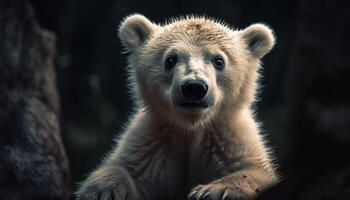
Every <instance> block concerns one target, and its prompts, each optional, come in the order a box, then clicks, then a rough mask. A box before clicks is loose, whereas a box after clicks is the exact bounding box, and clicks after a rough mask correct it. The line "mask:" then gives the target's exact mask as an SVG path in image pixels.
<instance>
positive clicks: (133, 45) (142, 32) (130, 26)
mask: <svg viewBox="0 0 350 200" xmlns="http://www.w3.org/2000/svg"><path fill="white" fill-rule="evenodd" d="M156 28H157V25H156V24H153V23H152V22H150V21H149V20H148V19H147V18H146V17H145V16H143V15H139V14H133V15H131V16H129V17H127V18H126V19H125V20H124V21H123V22H122V23H121V25H120V27H119V38H120V39H121V41H122V43H123V45H124V46H125V47H126V49H127V50H128V51H130V52H135V51H137V49H139V48H140V47H142V46H143V45H144V43H145V42H146V41H147V39H149V38H150V36H151V35H152V34H153V32H154V31H155V29H156Z"/></svg>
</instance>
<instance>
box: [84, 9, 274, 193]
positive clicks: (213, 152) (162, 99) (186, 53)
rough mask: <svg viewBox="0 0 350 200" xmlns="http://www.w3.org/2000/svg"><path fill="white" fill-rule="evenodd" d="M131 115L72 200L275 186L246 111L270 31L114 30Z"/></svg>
mask: <svg viewBox="0 0 350 200" xmlns="http://www.w3.org/2000/svg"><path fill="white" fill-rule="evenodd" d="M119 37H120V39H121V41H122V44H123V45H124V47H125V48H126V50H127V51H128V52H129V56H128V71H129V83H130V86H131V87H130V88H131V91H132V93H133V95H134V99H135V108H136V109H135V113H134V115H133V117H132V118H131V120H130V122H129V124H128V126H127V128H126V129H125V131H124V133H123V134H122V136H121V138H119V140H118V144H117V147H116V148H115V150H114V151H113V152H112V153H111V154H110V155H109V157H108V158H107V159H106V160H105V161H104V162H103V164H102V165H101V166H100V167H99V168H98V169H97V170H96V171H94V172H93V173H91V175H90V176H89V177H88V178H87V179H86V180H85V181H84V182H83V183H82V185H81V187H80V189H79V190H78V192H77V196H78V199H80V200H97V199H101V200H112V199H113V200H127V199H128V200H181V199H182V200H184V199H193V200H199V199H209V200H230V199H231V200H233V199H234V200H237V199H240V200H247V199H254V198H255V197H256V196H257V195H258V194H259V193H260V192H261V191H262V190H264V189H265V188H267V187H269V186H271V185H272V184H274V183H276V182H277V181H278V178H277V175H276V170H275V167H274V165H273V164H272V162H271V159H270V154H269V149H268V148H267V147H266V146H265V144H264V139H263V137H262V135H261V133H260V132H261V131H260V128H259V123H258V122H256V120H255V119H254V112H253V110H252V104H253V103H254V101H255V99H256V91H257V88H258V85H257V80H258V79H259V68H260V67H261V64H260V61H261V58H262V57H263V56H265V55H266V54H267V53H268V52H269V51H270V50H271V49H272V47H273V46H274V43H275V38H274V35H273V33H272V31H271V29H270V28H269V27H267V26H266V25H263V24H253V25H251V26H249V27H247V28H245V29H243V30H238V29H235V28H232V27H229V26H228V25H225V24H223V23H222V22H219V21H216V20H213V19H209V18H204V17H197V16H187V17H183V18H178V19H172V20H170V21H169V22H167V23H166V24H162V25H160V24H155V23H153V22H151V21H150V20H148V19H147V18H146V17H144V16H142V15H139V14H134V15H131V16H128V17H127V18H126V19H125V20H124V21H123V22H122V23H121V25H120V28H119Z"/></svg>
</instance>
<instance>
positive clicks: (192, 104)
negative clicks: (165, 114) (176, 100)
mask: <svg viewBox="0 0 350 200" xmlns="http://www.w3.org/2000/svg"><path fill="white" fill-rule="evenodd" d="M179 106H180V107H183V108H186V109H195V110H197V109H205V108H208V107H209V105H208V103H207V102H195V101H190V102H182V103H180V104H179Z"/></svg>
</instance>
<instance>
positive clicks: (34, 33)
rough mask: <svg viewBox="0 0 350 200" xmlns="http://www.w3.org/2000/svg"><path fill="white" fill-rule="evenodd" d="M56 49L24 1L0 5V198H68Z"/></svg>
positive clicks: (1, 3)
mask: <svg viewBox="0 0 350 200" xmlns="http://www.w3.org/2000/svg"><path fill="white" fill-rule="evenodd" d="M54 49H55V37H54V35H53V34H52V33H49V32H47V31H44V30H42V29H41V28H40V27H39V26H38V24H37V22H36V20H35V17H34V13H33V10H32V8H31V7H30V6H29V5H28V4H27V3H26V2H25V1H21V0H5V1H2V0H1V1H0V199H6V200H12V199H59V200H61V199H69V197H70V189H69V188H70V187H69V173H68V162H67V158H66V155H65V152H64V148H63V144H62V141H61V135H60V127H59V120H58V119H59V97H58V93H57V89H56V80H55V70H54V65H53V61H54V54H55V52H54Z"/></svg>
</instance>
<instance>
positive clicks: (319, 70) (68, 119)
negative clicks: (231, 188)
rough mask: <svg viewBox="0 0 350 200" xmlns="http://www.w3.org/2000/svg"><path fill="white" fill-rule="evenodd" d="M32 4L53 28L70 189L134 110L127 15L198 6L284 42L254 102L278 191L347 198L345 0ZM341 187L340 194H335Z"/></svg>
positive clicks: (349, 103)
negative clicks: (124, 41) (124, 28)
mask: <svg viewBox="0 0 350 200" xmlns="http://www.w3.org/2000/svg"><path fill="white" fill-rule="evenodd" d="M31 4H32V5H33V8H34V10H35V12H36V18H37V20H38V21H39V23H40V25H41V27H43V28H44V29H47V30H50V31H51V32H53V33H54V34H55V35H56V47H57V50H56V58H55V66H56V72H57V85H58V90H59V95H60V103H61V115H60V123H61V131H62V137H63V143H64V146H65V149H66V153H67V157H68V160H69V166H70V174H71V183H72V188H73V190H75V189H76V186H77V183H78V182H79V181H82V180H83V179H84V178H85V177H86V175H87V174H88V173H89V172H91V171H92V170H93V169H95V168H96V167H97V166H98V164H99V163H100V161H101V160H102V158H103V157H104V156H105V155H106V154H107V153H108V152H109V151H110V150H111V148H112V146H113V144H114V142H113V138H115V136H117V135H118V133H120V132H121V130H122V127H123V124H124V123H125V122H127V119H128V116H129V114H130V112H131V110H132V107H131V106H132V103H131V99H130V97H129V96H128V91H127V90H128V89H127V87H126V71H125V65H126V55H125V54H122V53H121V52H122V51H123V49H122V47H121V45H120V42H119V39H118V38H117V28H118V25H119V23H120V21H121V20H122V19H123V18H124V17H125V16H126V15H129V14H130V13H141V14H144V15H145V16H147V17H149V18H150V19H151V20H153V21H155V22H164V21H165V19H167V18H170V17H177V16H179V15H186V14H192V13H195V14H203V15H206V16H212V17H215V18H218V19H223V20H224V21H226V22H227V23H229V24H231V25H233V26H235V27H237V28H244V27H246V26H248V25H250V24H252V23H255V22H263V23H266V24H268V25H270V26H271V27H272V28H273V29H274V31H275V34H276V37H277V44H276V46H275V48H274V49H273V50H272V52H271V53H270V54H269V55H267V56H266V57H265V58H264V69H263V70H262V71H261V73H262V74H263V79H262V81H261V83H262V85H263V87H262V92H261V94H260V101H259V102H258V103H257V106H256V107H257V118H258V119H259V120H260V121H262V122H263V124H264V126H263V128H264V130H265V133H264V134H265V135H266V138H267V139H268V140H269V144H270V145H271V146H272V148H273V152H274V155H275V156H276V162H277V163H278V164H279V165H280V169H281V174H282V175H284V176H285V179H286V181H285V182H284V183H283V184H285V185H283V184H282V186H279V187H280V188H277V189H275V190H272V193H273V195H272V196H277V194H276V193H279V195H280V197H282V198H280V199H299V197H300V194H302V193H304V194H305V193H307V194H309V196H310V198H304V199H323V198H324V199H349V198H348V197H350V180H349V179H350V178H349V177H350V165H349V163H350V162H349V153H348V152H350V151H349V150H350V89H349V87H350V56H349V55H348V52H349V51H348V48H349V47H350V37H349V36H350V30H349V27H350V14H349V11H348V6H347V3H346V1H327V0H321V1H317V2H314V1H311V0H285V1H272V0H267V1H258V0H256V1H254V0H215V1H184V0H177V1H165V0H154V1H147V2H146V1H140V0H103V1H96V0H50V1H44V0H32V1H31ZM326 183H327V184H326ZM330 185H332V187H331V188H330V187H329V186H330ZM313 187H316V188H318V189H313ZM321 188H323V189H321ZM324 188H326V189H324ZM320 191H322V192H320ZM335 194H337V195H341V196H340V197H339V196H338V197H339V198H338V197H337V198H335V197H334V198H330V196H332V197H333V196H335ZM269 195H271V194H269V193H266V196H265V198H266V199H269V198H268V197H269ZM283 195H284V196H283ZM270 197H271V196H270ZM262 198H264V196H263V197H262ZM270 199H272V198H270ZM300 199H302V198H300Z"/></svg>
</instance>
